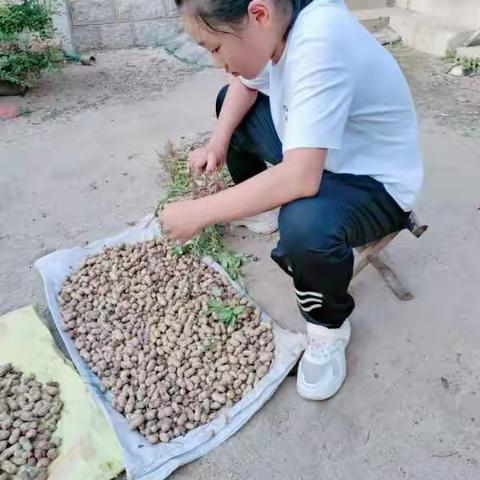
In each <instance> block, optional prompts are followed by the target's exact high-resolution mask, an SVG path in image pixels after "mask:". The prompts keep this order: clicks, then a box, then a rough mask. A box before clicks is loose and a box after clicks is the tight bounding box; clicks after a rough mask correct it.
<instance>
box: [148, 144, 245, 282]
mask: <svg viewBox="0 0 480 480" xmlns="http://www.w3.org/2000/svg"><path fill="white" fill-rule="evenodd" d="M190 150H191V148H187V149H184V150H179V151H176V152H170V154H169V155H168V156H167V158H165V157H162V156H161V155H159V157H160V158H161V160H162V161H165V164H166V167H167V170H168V171H169V173H170V177H171V182H170V187H169V190H168V192H167V195H166V196H165V198H163V199H162V200H161V201H160V204H159V206H158V208H157V210H156V215H158V213H159V212H160V211H161V210H162V209H163V208H164V207H165V205H167V204H169V203H172V202H175V201H177V200H181V199H185V198H191V197H194V198H197V197H200V196H203V195H205V194H210V193H214V192H215V190H217V189H221V188H224V187H225V186H226V185H228V183H229V182H230V179H229V178H228V173H226V171H223V172H221V173H220V174H218V177H217V178H213V180H212V179H206V180H204V181H203V182H204V183H199V180H198V179H197V180H195V179H193V178H192V175H191V174H190V170H189V167H188V153H189V151H190ZM209 182H210V183H209ZM212 185H213V186H212ZM173 253H174V254H175V255H178V256H182V255H186V254H189V253H193V254H195V255H197V256H199V257H200V258H203V257H211V258H212V259H213V260H215V261H216V262H217V263H219V264H220V265H221V267H222V268H223V269H224V270H225V271H226V272H227V273H228V274H229V275H230V277H231V278H233V279H234V280H239V281H241V268H242V266H243V264H244V263H245V255H243V254H241V253H238V252H234V251H232V250H230V249H229V248H227V246H226V245H225V228H224V227H223V226H222V225H210V226H208V227H206V228H205V229H204V230H203V231H202V232H200V233H199V234H198V235H197V236H195V237H194V238H193V239H192V240H190V241H189V242H187V243H185V244H183V245H175V246H174V247H173Z"/></svg>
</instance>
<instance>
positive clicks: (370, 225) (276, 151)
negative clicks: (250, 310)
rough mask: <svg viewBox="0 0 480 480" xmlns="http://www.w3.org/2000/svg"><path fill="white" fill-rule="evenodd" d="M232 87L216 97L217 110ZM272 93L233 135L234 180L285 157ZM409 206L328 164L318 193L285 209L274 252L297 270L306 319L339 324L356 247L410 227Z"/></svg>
mask: <svg viewBox="0 0 480 480" xmlns="http://www.w3.org/2000/svg"><path fill="white" fill-rule="evenodd" d="M227 88H228V87H224V88H223V89H222V90H221V91H220V93H219V95H218V98H217V115H218V113H219V112H220V110H221V108H222V104H223V100H224V98H225V95H226V92H227ZM282 157H283V155H282V144H281V142H280V139H279V138H278V135H277V133H276V131H275V127H274V124H273V120H272V116H271V113H270V105H269V99H268V97H267V96H265V95H263V94H261V93H259V95H258V99H257V101H256V103H255V105H254V106H253V107H252V109H251V110H250V112H249V113H248V114H247V115H246V117H245V118H244V120H243V122H242V123H241V125H240V126H239V127H238V129H237V131H236V132H235V133H234V135H233V137H232V141H231V144H230V149H229V152H228V156H227V166H228V169H229V171H230V174H231V176H232V179H233V181H234V182H235V183H239V182H242V181H244V180H246V179H248V178H250V177H253V176H254V175H257V174H258V173H260V172H262V171H264V170H265V169H266V168H267V165H266V163H265V162H268V163H271V164H274V165H275V164H278V163H280V162H281V161H282ZM407 220H408V213H406V212H404V211H403V210H402V209H401V208H400V207H399V205H398V204H397V203H396V201H395V200H394V199H393V198H392V197H391V196H390V195H389V194H388V193H387V191H386V190H385V188H384V186H383V185H382V184H381V183H379V182H378V181H376V180H374V179H373V178H371V177H369V176H366V175H351V174H337V173H332V172H329V171H325V172H324V174H323V178H322V181H321V184H320V188H319V192H318V194H317V195H316V196H314V197H309V198H302V199H299V200H294V201H293V202H290V203H288V204H286V205H284V206H283V207H282V208H281V209H280V216H279V230H280V240H279V242H278V245H277V247H276V248H275V249H274V250H273V251H272V258H273V260H274V261H275V262H276V263H277V264H278V265H279V266H280V267H281V268H282V269H283V270H284V271H285V272H286V273H287V274H288V275H290V276H291V277H292V278H293V283H294V287H295V294H296V300H297V304H298V307H299V309H300V312H301V313H302V315H303V317H304V318H305V319H306V320H307V321H308V322H313V323H317V324H320V325H323V326H326V327H328V328H339V327H340V326H341V325H342V323H343V322H344V321H345V319H346V318H347V317H348V316H349V315H350V314H351V313H352V311H353V309H354V306H355V304H354V301H353V298H352V297H351V295H350V294H349V293H348V286H349V284H350V281H351V279H352V273H353V260H354V257H353V248H354V247H358V246H361V245H366V244H367V243H370V242H372V241H375V240H379V239H381V238H383V237H384V236H386V235H388V234H389V233H392V232H395V231H398V230H402V229H403V228H405V227H406V225H407Z"/></svg>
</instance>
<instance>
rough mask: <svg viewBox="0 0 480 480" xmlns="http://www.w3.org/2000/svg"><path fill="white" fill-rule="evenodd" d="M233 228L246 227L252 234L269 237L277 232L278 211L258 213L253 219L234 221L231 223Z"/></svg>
mask: <svg viewBox="0 0 480 480" xmlns="http://www.w3.org/2000/svg"><path fill="white" fill-rule="evenodd" d="M231 225H232V226H233V227H246V228H248V229H249V230H251V231H252V232H254V233H261V234H263V235H270V234H271V233H273V232H276V231H277V230H278V209H275V210H270V211H268V212H264V213H260V214H259V215H255V216H253V217H248V218H244V219H242V220H235V221H233V222H232V223H231Z"/></svg>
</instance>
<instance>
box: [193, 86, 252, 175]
mask: <svg viewBox="0 0 480 480" xmlns="http://www.w3.org/2000/svg"><path fill="white" fill-rule="evenodd" d="M257 94H258V92H257V91H256V90H251V89H250V88H247V87H246V86H245V85H244V84H243V83H242V82H241V81H240V80H239V79H238V78H233V77H232V81H231V83H230V87H229V88H228V92H227V95H226V96H225V100H224V102H223V106H222V111H221V112H220V116H219V119H218V122H217V126H216V127H215V131H214V132H213V135H212V137H211V138H210V140H209V142H208V143H207V144H206V145H204V146H203V147H200V148H197V149H196V150H194V151H193V152H192V153H191V154H190V157H189V159H188V163H189V165H190V168H191V169H192V170H193V171H194V172H195V173H196V174H197V175H200V174H201V173H205V172H206V173H211V172H214V171H216V170H220V169H221V168H222V167H223V166H224V164H225V161H226V157H227V151H228V146H229V145H230V140H231V138H232V135H233V132H234V131H235V130H236V128H237V127H238V125H239V124H240V122H241V121H242V120H243V118H244V117H245V115H246V114H247V112H248V111H249V110H250V109H251V108H252V106H253V104H254V103H255V100H256V99H257Z"/></svg>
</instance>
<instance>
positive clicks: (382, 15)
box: [353, 8, 392, 32]
mask: <svg viewBox="0 0 480 480" xmlns="http://www.w3.org/2000/svg"><path fill="white" fill-rule="evenodd" d="M391 10H392V9H391V8H371V9H361V10H355V11H354V12H353V13H354V14H355V16H356V17H357V18H358V20H360V22H362V23H363V25H365V27H366V28H368V30H370V31H371V32H377V31H378V30H381V29H383V28H386V27H388V25H389V24H390V13H391Z"/></svg>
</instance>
